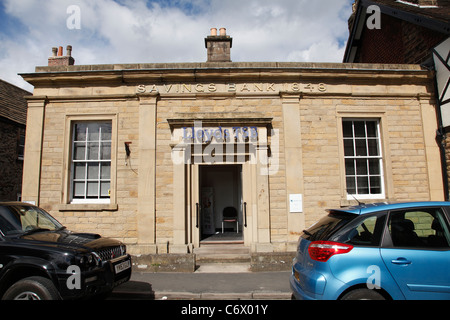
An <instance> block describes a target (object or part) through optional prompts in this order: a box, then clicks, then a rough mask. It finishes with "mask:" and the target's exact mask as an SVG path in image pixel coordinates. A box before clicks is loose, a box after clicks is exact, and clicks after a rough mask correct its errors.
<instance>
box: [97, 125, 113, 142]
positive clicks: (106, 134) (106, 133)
mask: <svg viewBox="0 0 450 320" xmlns="http://www.w3.org/2000/svg"><path fill="white" fill-rule="evenodd" d="M100 129H101V131H102V135H101V139H102V140H111V124H110V123H104V124H102V125H101V128H100Z"/></svg>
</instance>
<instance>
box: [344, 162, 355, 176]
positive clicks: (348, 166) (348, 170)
mask: <svg viewBox="0 0 450 320" xmlns="http://www.w3.org/2000/svg"><path fill="white" fill-rule="evenodd" d="M345 174H346V175H347V176H354V175H355V161H354V160H353V159H345Z"/></svg>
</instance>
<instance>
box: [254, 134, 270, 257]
mask: <svg viewBox="0 0 450 320" xmlns="http://www.w3.org/2000/svg"><path fill="white" fill-rule="evenodd" d="M268 149H269V148H268V144H267V128H259V129H258V146H257V147H256V206H257V211H256V215H257V243H256V251H257V252H272V251H273V247H272V244H271V242H270V207H269V163H268V162H269V157H268Z"/></svg>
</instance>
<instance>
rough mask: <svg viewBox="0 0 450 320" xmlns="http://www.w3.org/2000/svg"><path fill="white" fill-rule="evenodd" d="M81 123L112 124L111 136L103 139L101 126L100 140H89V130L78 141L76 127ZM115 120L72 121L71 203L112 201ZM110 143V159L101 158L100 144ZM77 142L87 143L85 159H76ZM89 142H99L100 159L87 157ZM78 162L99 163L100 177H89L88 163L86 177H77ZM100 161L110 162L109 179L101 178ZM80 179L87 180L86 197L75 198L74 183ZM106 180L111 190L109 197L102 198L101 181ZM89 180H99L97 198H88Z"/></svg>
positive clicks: (106, 202) (107, 202) (108, 202)
mask: <svg viewBox="0 0 450 320" xmlns="http://www.w3.org/2000/svg"><path fill="white" fill-rule="evenodd" d="M81 123H109V124H110V126H111V138H110V139H109V140H102V138H101V128H100V132H99V137H98V140H96V141H89V140H88V131H87V132H86V138H85V140H84V141H82V140H80V141H76V140H75V136H76V134H75V129H76V125H77V124H81ZM112 131H113V121H111V120H108V119H105V120H100V119H99V120H77V121H73V122H72V135H71V136H72V139H71V151H72V152H71V158H70V173H69V174H70V188H69V190H70V191H69V192H70V203H71V204H80V203H84V204H110V203H111V188H112V162H113V161H112V152H113V141H112V139H113V133H112ZM102 142H103V143H105V142H106V143H109V144H110V148H111V154H110V157H109V159H100V146H101V143H102ZM76 143H85V144H86V148H85V156H84V159H83V160H76V159H74V158H75V144H76ZM88 143H98V148H99V149H98V154H99V159H94V160H89V159H87V152H88V148H87V145H88ZM76 163H85V164H88V163H99V170H98V177H97V178H96V179H88V173H87V170H88V169H87V167H88V166H87V165H86V169H85V174H84V178H83V179H75V178H74V176H75V164H76ZM100 163H109V167H110V173H109V179H102V178H101V170H100ZM77 180H78V181H80V182H81V181H84V182H85V189H84V198H75V197H74V192H75V191H74V185H75V182H77ZM105 181H109V185H110V188H109V190H110V192H109V196H108V198H101V182H105ZM88 182H97V183H98V193H97V196H98V197H97V198H87V185H88Z"/></svg>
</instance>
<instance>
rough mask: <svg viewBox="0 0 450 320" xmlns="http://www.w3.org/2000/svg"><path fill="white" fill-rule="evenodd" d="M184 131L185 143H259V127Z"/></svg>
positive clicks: (190, 129)
mask: <svg viewBox="0 0 450 320" xmlns="http://www.w3.org/2000/svg"><path fill="white" fill-rule="evenodd" d="M182 129H183V142H185V143H210V142H213V140H215V141H216V142H218V143H230V142H247V141H251V142H256V141H258V128H257V127H246V126H243V127H231V128H222V127H221V126H219V127H213V128H202V127H196V126H193V127H183V128H182Z"/></svg>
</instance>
